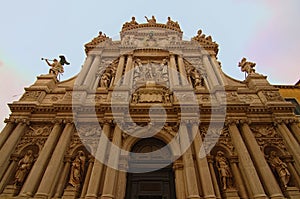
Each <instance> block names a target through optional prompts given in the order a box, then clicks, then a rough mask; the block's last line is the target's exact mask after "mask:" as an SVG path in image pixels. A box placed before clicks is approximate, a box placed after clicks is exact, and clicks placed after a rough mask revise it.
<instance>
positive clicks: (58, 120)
mask: <svg viewBox="0 0 300 199" xmlns="http://www.w3.org/2000/svg"><path fill="white" fill-rule="evenodd" d="M51 123H52V124H62V123H63V119H60V118H55V119H53V120H51Z"/></svg>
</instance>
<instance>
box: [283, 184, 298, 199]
mask: <svg viewBox="0 0 300 199" xmlns="http://www.w3.org/2000/svg"><path fill="white" fill-rule="evenodd" d="M284 194H285V195H286V196H287V197H288V198H290V199H298V198H300V191H299V189H298V188H297V187H288V188H287V189H286V190H285V191H284Z"/></svg>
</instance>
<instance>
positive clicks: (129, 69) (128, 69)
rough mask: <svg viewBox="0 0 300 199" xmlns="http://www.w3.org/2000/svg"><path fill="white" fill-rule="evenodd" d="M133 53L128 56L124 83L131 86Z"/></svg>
mask: <svg viewBox="0 0 300 199" xmlns="http://www.w3.org/2000/svg"><path fill="white" fill-rule="evenodd" d="M132 65H133V61H132V55H128V57H127V63H126V68H125V74H124V82H123V85H124V86H126V87H128V88H130V85H131V82H132V80H131V79H132V72H133V70H132Z"/></svg>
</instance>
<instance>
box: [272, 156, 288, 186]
mask: <svg viewBox="0 0 300 199" xmlns="http://www.w3.org/2000/svg"><path fill="white" fill-rule="evenodd" d="M268 162H269V164H270V166H271V168H272V170H273V171H275V172H276V173H277V174H278V176H279V177H280V181H281V183H282V184H283V186H284V187H285V188H287V184H288V183H289V181H290V172H289V170H288V168H287V165H286V163H284V162H283V161H282V160H281V159H280V158H279V157H278V155H277V153H276V151H271V152H270V155H269V158H268Z"/></svg>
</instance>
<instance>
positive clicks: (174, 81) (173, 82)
mask: <svg viewBox="0 0 300 199" xmlns="http://www.w3.org/2000/svg"><path fill="white" fill-rule="evenodd" d="M168 71H169V78H170V87H171V88H173V87H174V86H178V85H179V80H178V72H177V66H176V60H175V55H174V54H171V55H170V68H169V70H168Z"/></svg>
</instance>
